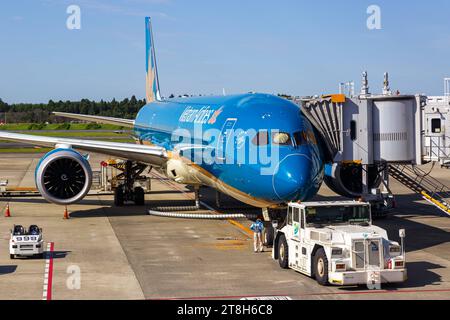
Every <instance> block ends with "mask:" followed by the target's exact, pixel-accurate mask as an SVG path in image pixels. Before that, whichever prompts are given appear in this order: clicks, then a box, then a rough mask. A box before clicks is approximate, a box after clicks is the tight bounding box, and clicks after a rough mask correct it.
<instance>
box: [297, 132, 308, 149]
mask: <svg viewBox="0 0 450 320" xmlns="http://www.w3.org/2000/svg"><path fill="white" fill-rule="evenodd" d="M294 140H295V144H296V145H297V147H300V146H302V145H304V144H307V143H308V138H307V136H306V134H305V131H297V132H295V133H294Z"/></svg>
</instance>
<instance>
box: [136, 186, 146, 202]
mask: <svg viewBox="0 0 450 320" xmlns="http://www.w3.org/2000/svg"><path fill="white" fill-rule="evenodd" d="M134 203H135V204H136V205H137V206H144V205H145V192H144V189H142V188H141V187H136V188H134Z"/></svg>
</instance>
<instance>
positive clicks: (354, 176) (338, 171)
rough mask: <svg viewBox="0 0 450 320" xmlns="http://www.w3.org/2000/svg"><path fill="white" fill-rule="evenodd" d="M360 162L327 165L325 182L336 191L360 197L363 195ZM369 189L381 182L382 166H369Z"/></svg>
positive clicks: (342, 194)
mask: <svg viewBox="0 0 450 320" xmlns="http://www.w3.org/2000/svg"><path fill="white" fill-rule="evenodd" d="M362 170H363V168H362V166H361V165H358V164H342V165H341V164H334V165H326V166H325V180H324V181H325V183H326V184H327V186H328V188H330V189H331V190H333V191H334V192H335V193H337V194H339V195H341V196H344V197H348V198H359V197H360V196H361V195H362V189H363V185H362V172H363V171H362ZM368 174H369V179H368V180H369V191H370V189H373V188H378V187H379V186H380V184H381V180H382V179H381V176H380V168H379V167H378V166H375V165H374V166H369V172H368Z"/></svg>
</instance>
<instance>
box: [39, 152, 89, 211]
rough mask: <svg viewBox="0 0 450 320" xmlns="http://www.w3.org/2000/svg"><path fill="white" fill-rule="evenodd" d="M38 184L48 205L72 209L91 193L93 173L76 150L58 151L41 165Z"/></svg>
mask: <svg viewBox="0 0 450 320" xmlns="http://www.w3.org/2000/svg"><path fill="white" fill-rule="evenodd" d="M35 180H36V187H37V189H38V190H39V192H40V194H41V195H42V196H43V197H44V198H45V199H46V200H47V201H48V202H51V203H55V204H60V205H69V204H72V203H75V202H78V201H80V200H82V199H83V198H84V197H85V196H86V194H87V193H88V192H89V190H90V189H91V185H92V169H91V166H90V165H89V162H88V161H87V159H86V158H85V157H83V156H82V155H81V154H79V153H78V152H76V151H75V150H72V149H55V150H53V151H51V152H49V153H47V154H46V155H45V156H44V157H43V158H42V159H41V161H40V162H39V164H38V165H37V167H36V173H35Z"/></svg>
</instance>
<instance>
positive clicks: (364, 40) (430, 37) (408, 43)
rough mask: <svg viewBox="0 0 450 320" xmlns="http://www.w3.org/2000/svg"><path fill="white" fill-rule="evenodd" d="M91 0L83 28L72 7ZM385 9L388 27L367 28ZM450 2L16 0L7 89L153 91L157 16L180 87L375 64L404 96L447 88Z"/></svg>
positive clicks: (6, 56) (2, 24)
mask: <svg viewBox="0 0 450 320" xmlns="http://www.w3.org/2000/svg"><path fill="white" fill-rule="evenodd" d="M70 4H77V5H79V6H80V7H81V14H82V16H81V24H82V25H81V26H82V29H81V30H68V29H67V28H66V19H67V17H68V14H67V13H66V8H67V6H68V5H70ZM371 4H376V5H378V6H380V8H381V14H382V16H381V18H382V20H381V21H382V29H381V30H369V29H367V27H366V20H367V18H368V14H367V13H366V10H367V7H368V6H369V5H371ZM448 12H450V1H447V0H433V1H406V0H396V1H391V0H372V1H365V0H347V1H334V0H329V1H326V0H323V1H320V0H316V1H299V0H292V1H288V0H286V1H283V0H280V1H264V0H259V1H257V0H239V1H236V0H226V1H225V0H224V1H215V0H209V1H208V0H189V1H188V0H112V1H107V0H92V1H88V0H70V1H65V0H14V1H13V0H8V1H2V2H1V4H0V98H2V99H3V100H4V101H7V102H46V101H48V100H49V99H53V100H59V99H62V100H78V99H81V98H89V99H96V100H99V99H112V98H113V97H115V98H117V99H122V98H124V97H129V96H131V95H133V94H135V95H137V96H138V97H144V93H145V43H144V19H143V17H144V16H146V15H150V16H152V17H153V19H154V21H153V28H154V36H155V42H156V50H157V56H158V67H159V76H160V84H161V89H162V94H163V95H166V96H167V95H169V94H170V93H175V94H182V93H190V94H211V93H217V94H219V93H222V88H225V90H226V92H227V93H238V92H248V91H258V92H268V93H289V94H295V95H310V94H321V93H332V92H336V91H337V88H338V83H339V82H342V81H348V80H354V81H355V82H356V87H357V90H359V86H360V78H361V72H362V71H364V70H367V71H368V72H369V80H370V84H371V89H372V91H373V92H379V91H380V90H381V84H382V80H383V72H385V71H389V72H390V76H391V87H392V89H394V90H396V89H399V90H400V91H401V92H403V93H427V94H430V95H441V94H442V91H443V80H442V79H443V78H444V77H445V76H448V77H450V19H448Z"/></svg>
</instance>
